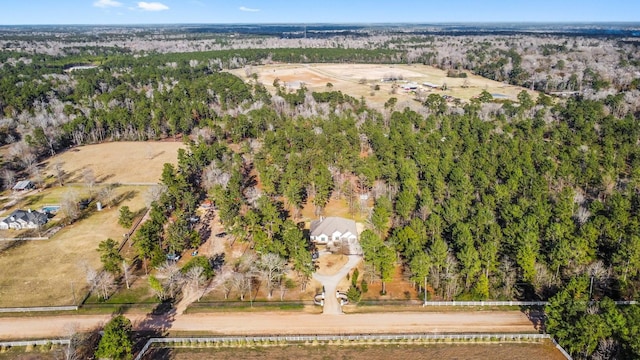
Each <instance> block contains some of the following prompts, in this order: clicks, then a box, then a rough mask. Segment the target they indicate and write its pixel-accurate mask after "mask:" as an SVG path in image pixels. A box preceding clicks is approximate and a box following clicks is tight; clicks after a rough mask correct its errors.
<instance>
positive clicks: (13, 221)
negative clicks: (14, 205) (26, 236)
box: [0, 209, 49, 230]
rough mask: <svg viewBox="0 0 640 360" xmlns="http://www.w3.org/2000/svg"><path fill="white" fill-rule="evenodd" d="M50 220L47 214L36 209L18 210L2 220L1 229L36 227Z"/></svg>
mask: <svg viewBox="0 0 640 360" xmlns="http://www.w3.org/2000/svg"><path fill="white" fill-rule="evenodd" d="M47 221H49V218H48V217H47V214H45V213H42V212H39V211H35V210H31V209H29V210H16V211H14V212H12V213H11V215H9V216H7V217H6V218H4V219H2V220H0V229H3V230H7V229H15V230H22V229H36V228H38V227H39V226H42V225H44V224H46V223H47Z"/></svg>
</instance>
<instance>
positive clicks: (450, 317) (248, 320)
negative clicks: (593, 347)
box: [0, 311, 537, 339]
mask: <svg viewBox="0 0 640 360" xmlns="http://www.w3.org/2000/svg"><path fill="white" fill-rule="evenodd" d="M127 316H128V317H129V318H130V319H131V320H132V321H133V322H134V324H135V327H136V329H137V330H156V331H162V332H166V331H171V332H177V331H179V332H198V333H209V334H212V335H248V334H254V335H267V334H269V335H272V334H282V335H294V334H374V333H460V332H464V333H514V332H521V333H524V332H527V333H535V332H537V331H536V329H535V328H534V326H533V325H532V323H531V322H530V321H529V320H528V319H527V317H526V316H525V315H524V314H523V313H521V312H517V311H496V312H451V313H439V312H423V313H419V312H416V313H370V314H350V315H314V314H302V313H289V312H286V313H283V312H269V313H215V314H213V313H212V314H188V315H180V316H176V317H175V318H174V319H172V318H171V317H167V316H163V317H160V316H158V317H148V316H145V315H127ZM108 319H109V316H108V315H78V316H73V315H66V316H51V317H10V318H0V339H24V338H42V337H46V338H48V337H57V336H64V335H65V328H68V324H76V325H77V327H78V328H79V329H83V330H86V329H91V328H94V327H96V326H99V325H100V324H104V323H105V322H106V321H107V320H108Z"/></svg>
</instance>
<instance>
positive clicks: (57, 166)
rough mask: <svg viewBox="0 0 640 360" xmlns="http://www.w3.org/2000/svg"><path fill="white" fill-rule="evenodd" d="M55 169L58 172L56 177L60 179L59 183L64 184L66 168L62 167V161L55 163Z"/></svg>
mask: <svg viewBox="0 0 640 360" xmlns="http://www.w3.org/2000/svg"><path fill="white" fill-rule="evenodd" d="M53 170H54V171H55V173H56V179H58V185H60V186H64V175H65V173H64V169H63V168H62V162H60V161H56V162H55V163H54V164H53Z"/></svg>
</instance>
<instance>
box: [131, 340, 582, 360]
mask: <svg viewBox="0 0 640 360" xmlns="http://www.w3.org/2000/svg"><path fill="white" fill-rule="evenodd" d="M476 339H479V340H485V341H491V340H492V339H495V340H503V341H519V340H542V339H551V337H550V336H549V335H548V334H361V335H272V336H216V337H181V338H151V339H149V340H148V341H147V343H146V344H145V345H144V347H143V348H142V349H141V350H140V352H139V353H138V355H137V356H136V357H135V360H141V359H142V357H143V356H144V355H145V354H146V352H147V351H148V350H149V347H151V345H153V344H168V343H177V342H179V343H189V344H202V343H225V342H236V343H240V342H254V343H255V342H264V341H269V342H307V341H337V340H340V341H345V340H346V341H368V340H387V341H392V340H398V341H399V340H476ZM554 343H555V342H554ZM557 346H558V347H559V346H560V345H557ZM559 349H562V348H561V347H560V348H559ZM561 351H562V352H563V354H565V353H566V352H565V351H564V349H562V350H561ZM567 355H568V354H567ZM565 356H566V355H565ZM568 359H571V357H569V358H568Z"/></svg>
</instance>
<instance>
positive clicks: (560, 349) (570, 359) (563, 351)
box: [551, 338, 573, 360]
mask: <svg viewBox="0 0 640 360" xmlns="http://www.w3.org/2000/svg"><path fill="white" fill-rule="evenodd" d="M551 341H553V345H555V346H556V349H558V350H559V351H560V352H561V353H562V355H564V357H565V358H567V360H573V358H572V357H571V355H569V353H568V352H566V351H565V350H564V348H563V347H562V346H560V344H558V343H557V342H556V339H554V338H551Z"/></svg>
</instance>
